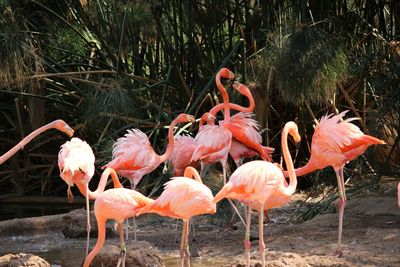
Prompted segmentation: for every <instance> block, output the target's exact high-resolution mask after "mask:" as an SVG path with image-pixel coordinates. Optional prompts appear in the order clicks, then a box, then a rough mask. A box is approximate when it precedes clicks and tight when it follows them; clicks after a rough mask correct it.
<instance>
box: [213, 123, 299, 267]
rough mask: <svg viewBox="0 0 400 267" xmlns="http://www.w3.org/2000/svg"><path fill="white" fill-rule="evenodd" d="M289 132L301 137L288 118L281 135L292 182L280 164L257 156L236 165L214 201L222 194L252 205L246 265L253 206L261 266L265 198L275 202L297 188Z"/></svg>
mask: <svg viewBox="0 0 400 267" xmlns="http://www.w3.org/2000/svg"><path fill="white" fill-rule="evenodd" d="M288 134H290V135H291V136H292V137H293V138H294V140H295V142H299V141H300V135H299V133H298V129H297V125H296V124H295V123H294V122H287V123H286V124H285V127H284V128H283V131H282V139H281V142H282V150H283V156H284V158H285V162H286V166H287V168H288V171H289V180H290V181H289V182H290V183H289V185H287V184H286V183H285V177H284V175H283V172H282V169H281V168H279V167H278V166H277V165H275V164H273V163H271V162H267V161H262V160H255V161H251V162H247V163H245V164H243V165H242V166H240V167H239V168H237V169H236V170H235V171H234V172H233V174H232V175H231V177H230V178H229V182H228V183H227V184H226V185H224V187H223V188H222V189H221V190H220V191H219V192H218V193H217V195H216V196H215V198H214V200H213V202H215V203H218V202H219V201H220V200H221V199H223V198H232V199H237V200H239V201H242V202H244V203H246V204H247V205H249V207H248V210H247V214H246V236H245V240H244V244H245V249H246V258H247V266H250V240H249V238H250V219H251V208H255V209H256V210H257V211H258V223H259V248H260V254H261V262H262V266H265V252H264V251H265V243H264V235H263V231H264V229H263V223H264V212H263V210H264V207H265V205H266V202H275V201H276V199H279V198H287V197H288V196H291V195H292V194H293V193H294V192H295V190H296V186H297V179H296V174H295V172H294V167H293V162H292V158H291V156H290V152H289V148H288V144H287V138H288Z"/></svg>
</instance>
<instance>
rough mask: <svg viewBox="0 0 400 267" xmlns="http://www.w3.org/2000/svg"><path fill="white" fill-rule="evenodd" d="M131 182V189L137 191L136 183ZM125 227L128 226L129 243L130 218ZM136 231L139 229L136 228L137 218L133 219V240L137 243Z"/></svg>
mask: <svg viewBox="0 0 400 267" xmlns="http://www.w3.org/2000/svg"><path fill="white" fill-rule="evenodd" d="M130 182H131V189H132V190H135V191H136V184H135V182H134V181H133V180H130ZM125 226H126V233H125V239H126V241H128V240H129V233H128V231H129V230H128V229H129V218H127V219H126V223H125ZM136 229H137V227H136V218H135V217H133V239H134V240H135V241H137V235H136Z"/></svg>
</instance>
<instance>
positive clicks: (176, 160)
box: [0, 68, 400, 267]
mask: <svg viewBox="0 0 400 267" xmlns="http://www.w3.org/2000/svg"><path fill="white" fill-rule="evenodd" d="M221 78H225V79H230V80H232V79H234V78H235V76H234V74H233V73H232V72H231V71H230V70H229V69H227V68H222V69H221V70H220V71H219V72H218V73H217V75H216V78H215V81H216V84H217V87H218V89H219V91H220V92H221V95H222V97H223V103H222V104H219V105H216V106H215V107H213V108H212V109H211V110H210V111H209V112H207V113H205V114H204V115H203V116H202V117H201V120H200V123H199V131H198V133H197V134H196V136H195V138H193V137H190V136H186V135H182V136H175V137H174V135H173V132H174V128H175V126H176V125H177V124H178V123H194V122H195V118H194V117H193V116H191V115H188V114H180V115H179V116H178V117H177V118H176V119H175V120H174V121H173V122H172V123H171V125H170V126H169V131H168V139H169V143H168V146H167V148H166V151H165V153H164V154H162V155H158V154H157V153H156V152H155V151H154V150H153V148H152V146H151V145H150V142H149V139H148V137H147V136H146V135H145V134H144V133H143V132H142V131H140V130H139V129H131V130H128V132H127V133H126V134H125V135H124V137H121V138H119V139H118V140H117V141H116V143H115V144H114V147H113V151H112V161H111V162H109V163H108V164H106V165H105V166H103V167H102V168H103V169H104V172H103V173H102V175H101V178H100V181H99V185H98V188H97V189H96V190H95V191H90V190H89V188H88V184H89V181H90V180H91V178H92V177H93V175H94V171H95V166H94V163H95V156H94V154H93V151H92V149H91V147H90V146H89V145H88V144H87V143H86V142H85V141H82V140H81V139H79V138H76V137H74V138H72V139H71V141H67V142H66V143H65V144H63V145H62V146H61V150H60V152H59V155H58V166H59V169H60V176H61V178H62V179H63V180H64V181H65V182H66V183H67V184H68V191H67V194H68V199H69V200H72V198H73V195H72V193H71V190H70V187H71V186H74V185H76V186H77V187H78V189H79V190H80V192H81V193H82V194H83V195H84V196H85V197H86V205H87V227H88V229H87V231H88V236H87V238H88V241H89V232H90V222H89V199H92V200H95V202H94V212H95V216H96V220H97V224H98V239H97V243H96V245H95V247H94V248H93V250H92V251H91V252H90V253H89V242H88V243H87V248H86V255H87V257H86V259H85V262H84V264H83V266H84V267H88V266H90V264H91V262H92V260H93V258H94V257H95V256H96V255H97V253H98V252H99V251H100V249H101V248H102V247H103V244H104V241H105V223H106V221H107V220H109V219H113V220H115V221H116V222H117V224H118V228H119V232H120V242H121V250H122V253H121V255H120V257H119V260H118V263H117V266H125V252H126V249H125V244H124V235H123V222H124V221H125V220H126V219H128V218H130V217H133V218H134V217H135V216H139V215H141V214H143V213H157V214H159V215H161V216H168V217H172V218H176V219H182V220H183V230H182V238H181V245H180V266H182V267H183V266H185V265H186V266H190V254H189V249H188V234H189V220H190V219H191V218H192V217H193V216H196V215H200V214H213V213H215V212H216V204H217V203H218V202H219V201H220V200H222V199H223V198H227V199H228V200H230V199H233V200H238V201H239V202H241V203H243V204H245V205H246V206H247V207H248V208H247V211H246V219H245V222H244V220H243V219H242V221H243V223H244V224H245V227H246V234H245V239H244V245H245V250H246V258H247V266H250V241H249V237H250V219H251V210H252V209H255V210H257V212H258V218H259V219H258V220H259V249H260V254H261V262H262V266H265V255H264V251H265V244H264V239H263V216H264V210H269V209H272V208H276V207H279V206H282V205H284V204H286V203H288V202H289V201H290V198H291V195H292V194H293V193H294V192H295V190H296V186H297V178H296V176H301V175H304V174H307V173H310V172H312V171H315V170H318V169H323V168H325V167H328V166H332V167H333V168H334V170H335V172H336V177H337V183H338V190H339V230H338V242H337V250H336V252H335V254H336V255H337V256H339V257H340V256H341V255H342V251H341V237H342V225H343V213H344V207H345V205H346V194H345V184H344V177H343V167H344V165H345V164H346V163H347V162H349V161H351V160H353V159H355V158H356V157H358V156H359V155H361V154H362V153H363V152H364V151H365V150H366V149H367V148H368V147H369V146H370V145H374V144H384V143H385V142H384V141H382V140H379V139H377V138H375V137H372V136H369V135H366V134H364V133H363V132H362V131H361V130H360V129H359V128H358V127H357V126H356V125H354V124H352V123H351V122H352V121H354V120H356V118H349V119H345V120H343V117H344V116H345V114H346V112H347V111H344V112H342V113H340V114H337V115H334V114H331V115H327V116H323V117H322V118H321V119H320V121H319V122H318V123H317V125H316V126H315V130H314V134H313V137H312V144H311V155H310V160H309V162H308V163H307V164H306V165H305V166H303V167H301V168H298V169H294V166H293V162H292V158H291V155H290V153H289V148H288V141H287V139H288V136H289V135H290V136H292V138H293V140H294V142H296V143H297V142H299V141H300V135H299V132H298V129H297V125H296V124H295V123H294V122H287V123H286V124H285V126H284V128H283V130H282V139H281V144H282V151H283V157H284V159H285V164H286V167H287V171H284V170H283V168H282V167H281V166H280V165H278V164H277V163H272V162H271V154H272V153H273V152H274V149H273V148H270V147H266V146H263V145H262V144H261V142H262V139H261V135H260V134H259V132H258V130H259V125H258V123H257V122H256V121H255V120H254V119H253V113H252V111H253V110H254V107H255V103H254V99H253V97H252V95H251V93H250V90H249V89H248V88H247V87H246V86H245V85H243V84H240V83H237V82H235V83H234V84H233V88H234V89H235V90H237V91H238V92H239V93H240V94H242V95H244V96H246V97H247V98H248V100H249V103H250V104H249V106H248V107H243V106H240V105H237V104H233V103H230V102H229V97H228V93H227V90H226V89H225V88H224V86H223V85H222V83H221ZM231 109H234V110H237V111H239V112H238V113H236V114H235V115H233V116H231V115H230V110H231ZM219 111H223V114H224V119H223V120H222V121H219V122H218V124H217V125H216V124H214V121H215V119H216V117H215V116H216V114H217V113H218V112H219ZM51 128H55V129H58V130H60V131H63V132H65V133H66V134H67V135H68V136H70V137H72V136H73V134H74V131H73V129H72V128H71V127H70V126H68V125H67V124H66V123H65V122H64V121H62V120H56V121H54V122H52V123H49V124H47V125H45V126H43V127H41V128H39V129H37V130H36V131H34V132H32V133H31V134H30V135H28V136H27V137H26V138H25V139H23V140H22V141H21V142H20V143H18V144H17V145H16V146H15V147H14V148H12V149H11V150H10V151H9V152H7V153H5V154H4V155H3V156H1V157H0V164H2V163H3V162H4V161H5V160H7V159H8V158H9V157H11V156H12V155H13V154H14V153H16V152H17V151H18V150H20V149H22V148H23V147H24V146H25V145H26V144H27V143H28V142H30V141H31V140H32V139H33V138H34V137H35V136H37V135H38V134H40V133H42V132H44V131H46V130H48V129H51ZM228 155H231V157H232V158H233V160H234V161H235V163H236V165H237V169H236V170H235V171H234V172H233V173H232V175H231V176H230V177H229V179H227V177H226V168H225V167H226V164H227V159H228ZM256 155H259V156H260V157H261V158H262V160H253V161H249V162H247V163H244V164H241V163H242V161H241V160H242V159H244V158H248V157H253V156H256ZM166 160H169V161H170V163H171V165H172V166H173V168H174V177H172V178H171V180H170V181H168V182H167V183H165V185H164V191H163V192H162V194H161V195H160V196H159V197H158V198H157V199H155V200H154V199H151V198H148V197H146V196H144V195H142V194H141V193H139V192H138V191H136V190H135V189H136V186H137V185H138V183H139V182H140V180H141V178H142V177H143V176H144V175H145V174H148V173H151V172H152V171H153V170H155V169H156V168H157V167H158V166H159V165H160V164H161V163H162V162H164V161H166ZM216 162H219V163H221V165H222V167H223V177H224V186H223V187H222V189H221V190H220V191H219V192H218V193H217V194H216V195H215V196H213V194H212V192H211V190H210V189H209V188H208V187H207V186H206V185H204V184H203V183H202V180H201V176H203V171H204V167H205V166H206V165H207V164H212V163H216ZM199 163H200V168H201V171H200V174H199V173H198V172H197V170H196V168H197V166H198V164H199ZM118 175H121V176H123V177H126V178H128V179H129V180H130V182H131V189H127V188H124V187H123V186H122V185H121V183H120V182H119V178H118ZM109 176H111V178H112V180H113V184H114V188H113V189H108V190H105V186H106V183H107V179H108V177H109ZM285 177H289V183H288V182H287V181H286V179H285ZM398 188H399V190H400V183H399V187H398ZM230 203H231V205H232V207H233V208H234V209H235V211H236V212H238V211H237V209H236V208H235V205H234V204H233V202H230ZM398 204H399V206H400V193H399V203H398ZM238 214H239V213H238ZM239 216H240V215H239ZM240 218H241V216H240ZM135 239H136V234H135Z"/></svg>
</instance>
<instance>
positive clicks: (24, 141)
mask: <svg viewBox="0 0 400 267" xmlns="http://www.w3.org/2000/svg"><path fill="white" fill-rule="evenodd" d="M52 128H55V124H54V123H53V122H50V123H49V124H46V125H44V126H42V127H40V128H38V129H36V130H35V131H33V132H31V133H30V134H29V135H28V136H26V137H25V138H24V139H22V140H21V141H20V142H19V143H18V144H16V145H15V146H14V147H13V148H11V149H10V150H9V151H8V152H6V153H5V154H4V155H2V156H1V157H0V165H1V164H3V162H5V161H6V160H7V159H9V158H10V157H11V156H12V155H14V154H15V153H17V152H18V151H19V150H21V149H23V148H24V146H25V145H26V144H28V143H29V142H30V141H31V140H32V139H33V138H35V137H36V136H38V135H39V134H41V133H43V132H45V131H47V130H49V129H52Z"/></svg>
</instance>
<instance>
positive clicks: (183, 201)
mask: <svg viewBox="0 0 400 267" xmlns="http://www.w3.org/2000/svg"><path fill="white" fill-rule="evenodd" d="M192 177H193V178H194V179H192ZM212 200H213V195H212V193H211V190H210V189H209V188H208V187H207V186H205V185H204V184H203V183H202V180H201V178H200V175H199V174H198V172H197V171H196V169H194V168H193V167H187V168H186V169H185V173H184V177H172V178H171V180H170V181H169V182H167V183H165V185H164V191H163V192H162V193H161V195H160V196H159V197H158V198H157V199H156V200H155V201H154V202H151V203H149V204H148V205H147V206H145V207H144V208H143V209H141V210H140V211H139V212H138V213H137V215H140V214H143V213H157V214H159V215H161V216H167V217H171V218H175V219H182V220H183V229H182V239H181V246H180V266H181V267H183V266H184V265H186V266H188V267H190V253H189V241H188V236H189V220H190V219H191V218H192V217H193V216H196V215H200V214H214V213H215V212H216V205H215V203H213V201H212Z"/></svg>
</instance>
